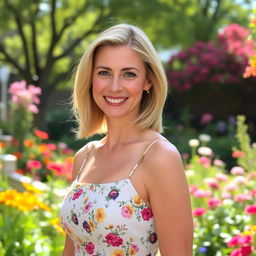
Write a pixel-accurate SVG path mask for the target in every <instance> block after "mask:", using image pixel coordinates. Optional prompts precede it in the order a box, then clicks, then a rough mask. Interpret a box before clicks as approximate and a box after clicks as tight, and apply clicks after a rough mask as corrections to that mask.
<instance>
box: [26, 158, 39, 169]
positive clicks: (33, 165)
mask: <svg viewBox="0 0 256 256" xmlns="http://www.w3.org/2000/svg"><path fill="white" fill-rule="evenodd" d="M27 168H29V169H37V170H39V169H41V168H42V164H41V162H39V161H37V160H29V161H28V162H27Z"/></svg>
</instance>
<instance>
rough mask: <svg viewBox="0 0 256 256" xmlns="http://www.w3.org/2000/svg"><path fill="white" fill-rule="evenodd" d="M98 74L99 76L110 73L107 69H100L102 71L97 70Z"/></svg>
mask: <svg viewBox="0 0 256 256" xmlns="http://www.w3.org/2000/svg"><path fill="white" fill-rule="evenodd" d="M98 75H100V76H109V75H110V74H109V72H108V71H105V70H102V71H100V72H98Z"/></svg>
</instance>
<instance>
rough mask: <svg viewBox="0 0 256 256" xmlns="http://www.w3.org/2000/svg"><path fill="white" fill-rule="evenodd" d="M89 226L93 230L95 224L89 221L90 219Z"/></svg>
mask: <svg viewBox="0 0 256 256" xmlns="http://www.w3.org/2000/svg"><path fill="white" fill-rule="evenodd" d="M89 226H90V228H91V231H94V230H95V225H94V223H93V221H91V220H90V221H89Z"/></svg>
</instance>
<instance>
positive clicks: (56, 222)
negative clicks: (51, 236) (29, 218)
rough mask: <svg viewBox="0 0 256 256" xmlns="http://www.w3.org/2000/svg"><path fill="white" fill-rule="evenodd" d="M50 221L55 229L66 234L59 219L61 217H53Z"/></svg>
mask: <svg viewBox="0 0 256 256" xmlns="http://www.w3.org/2000/svg"><path fill="white" fill-rule="evenodd" d="M50 223H51V225H52V226H53V227H54V229H55V230H56V231H57V232H59V233H61V234H62V235H65V234H66V233H65V231H64V230H63V228H62V226H61V225H60V220H59V218H54V219H52V220H51V222H50Z"/></svg>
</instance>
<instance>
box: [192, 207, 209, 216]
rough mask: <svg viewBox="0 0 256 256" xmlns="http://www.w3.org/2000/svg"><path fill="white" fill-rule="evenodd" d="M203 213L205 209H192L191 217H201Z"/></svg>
mask: <svg viewBox="0 0 256 256" xmlns="http://www.w3.org/2000/svg"><path fill="white" fill-rule="evenodd" d="M205 213H206V209H205V208H196V209H194V211H193V215H194V216H195V217H198V216H201V215H203V214H205Z"/></svg>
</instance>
